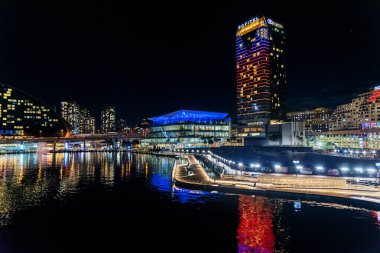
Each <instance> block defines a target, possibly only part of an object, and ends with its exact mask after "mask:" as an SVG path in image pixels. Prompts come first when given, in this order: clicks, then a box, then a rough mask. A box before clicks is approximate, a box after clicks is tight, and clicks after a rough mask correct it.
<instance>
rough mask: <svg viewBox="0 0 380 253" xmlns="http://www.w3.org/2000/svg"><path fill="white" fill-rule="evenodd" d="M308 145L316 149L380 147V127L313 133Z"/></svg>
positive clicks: (377, 148)
mask: <svg viewBox="0 0 380 253" xmlns="http://www.w3.org/2000/svg"><path fill="white" fill-rule="evenodd" d="M308 143H309V144H308V145H309V146H311V147H313V148H315V149H335V148H354V149H376V150H379V149H380V128H371V129H355V130H336V131H329V132H324V133H313V134H312V135H310V136H309V140H308Z"/></svg>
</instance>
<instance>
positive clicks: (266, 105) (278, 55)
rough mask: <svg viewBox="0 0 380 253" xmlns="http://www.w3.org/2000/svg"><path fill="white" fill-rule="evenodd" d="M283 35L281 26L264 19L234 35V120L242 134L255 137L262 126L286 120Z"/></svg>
mask: <svg viewBox="0 0 380 253" xmlns="http://www.w3.org/2000/svg"><path fill="white" fill-rule="evenodd" d="M284 50H285V33H284V27H283V25H282V24H279V23H277V22H274V21H273V20H271V19H269V18H266V17H264V16H260V17H254V18H251V19H250V20H248V21H247V22H245V23H243V24H241V25H239V26H238V30H237V32H236V84H237V110H238V113H237V116H238V123H239V125H241V126H247V127H248V128H246V129H245V132H247V131H248V132H250V133H255V134H252V135H249V134H248V135H247V136H257V135H258V133H260V132H263V131H264V125H265V124H268V123H270V122H271V121H273V120H274V121H276V120H277V121H278V120H282V119H284V118H285V115H284V100H285V99H284V88H285V85H286V72H285V61H284Z"/></svg>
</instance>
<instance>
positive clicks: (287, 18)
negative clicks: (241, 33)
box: [0, 0, 380, 124]
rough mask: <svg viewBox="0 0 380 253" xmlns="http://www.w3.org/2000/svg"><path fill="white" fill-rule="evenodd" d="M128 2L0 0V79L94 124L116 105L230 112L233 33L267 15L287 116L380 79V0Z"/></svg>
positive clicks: (147, 112) (127, 112)
mask: <svg viewBox="0 0 380 253" xmlns="http://www.w3.org/2000/svg"><path fill="white" fill-rule="evenodd" d="M79 2H80V3H79ZM123 2H124V3H123V4H121V3H118V2H114V1H110V0H108V1H96V0H93V1H72V2H71V1H32V0H27V1H5V0H0V81H1V82H3V83H6V84H10V85H13V86H15V87H17V88H20V89H22V90H25V91H27V92H28V93H30V94H32V95H34V96H35V97H37V98H39V99H40V100H42V101H44V102H46V103H47V104H49V105H51V106H58V105H59V102H60V101H62V100H75V101H77V102H78V103H79V104H81V105H82V106H85V107H87V108H89V109H90V110H91V111H92V114H93V115H94V116H96V117H97V118H99V114H100V110H101V108H102V107H103V106H107V105H115V106H116V110H117V116H118V117H123V118H126V119H127V122H129V123H130V124H134V123H136V122H138V121H139V120H140V119H142V118H143V117H147V116H155V115H159V114H162V113H167V112H171V111H174V110H177V109H180V108H184V109H199V110H210V111H222V112H229V113H231V114H232V115H233V116H234V115H235V114H236V112H235V111H236V106H235V102H236V93H235V72H234V71H235V65H234V64H235V63H234V61H235V58H234V54H235V45H234V42H235V31H236V27H237V25H239V24H240V23H242V22H244V21H246V20H247V19H249V18H250V17H253V16H255V15H256V14H264V15H266V16H267V17H270V18H272V19H274V20H276V21H278V22H280V23H283V24H284V26H285V29H286V30H285V31H286V36H287V48H286V49H287V51H286V53H287V71H288V87H287V108H288V110H301V109H308V108H313V107H316V106H335V105H337V104H339V103H345V102H348V101H349V100H350V98H351V97H352V96H353V95H355V94H356V93H359V92H362V91H366V90H367V89H368V87H370V86H373V85H375V84H377V83H380V1H378V0H373V1H356V4H350V3H349V2H348V1H327V2H323V1H322V2H321V1H305V3H304V5H303V6H302V5H297V4H290V3H289V1H279V2H275V1H265V2H264V1H247V2H243V1H241V2H239V1H233V3H232V1H231V3H223V2H222V1H218V2H214V4H211V3H210V2H209V3H207V4H205V2H206V1H203V2H204V3H197V2H196V1H177V3H178V5H177V6H176V5H172V4H165V3H162V2H161V1H157V2H160V3H156V4H149V3H147V2H145V1H139V3H134V4H133V5H128V4H127V3H125V2H126V1H123ZM332 2H334V3H332Z"/></svg>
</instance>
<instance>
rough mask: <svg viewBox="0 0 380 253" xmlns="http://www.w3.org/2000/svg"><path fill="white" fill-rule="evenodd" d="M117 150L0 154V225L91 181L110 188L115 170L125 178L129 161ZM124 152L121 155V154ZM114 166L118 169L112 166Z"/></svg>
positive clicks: (85, 185) (70, 192) (64, 195)
mask: <svg viewBox="0 0 380 253" xmlns="http://www.w3.org/2000/svg"><path fill="white" fill-rule="evenodd" d="M120 155H121V154H117V153H115V154H113V153H108V154H90V153H80V154H69V153H60V154H20V155H2V156H0V225H7V224H8V223H9V222H10V221H11V218H12V216H13V214H14V213H15V212H17V211H19V210H23V209H25V208H28V207H33V206H38V205H42V204H43V203H44V202H46V201H48V200H49V201H51V200H56V201H66V199H67V198H68V197H70V196H73V195H75V194H77V193H78V191H80V190H82V189H85V188H87V187H88V186H91V185H93V184H95V183H96V184H100V185H101V186H102V187H103V188H104V189H108V190H112V188H113V186H114V182H115V177H116V175H115V173H118V175H119V176H120V179H118V180H126V179H128V177H129V175H130V168H131V163H130V160H129V159H128V156H127V155H125V157H124V158H125V159H123V158H121V157H120ZM122 156H124V155H122ZM116 167H117V168H118V169H116Z"/></svg>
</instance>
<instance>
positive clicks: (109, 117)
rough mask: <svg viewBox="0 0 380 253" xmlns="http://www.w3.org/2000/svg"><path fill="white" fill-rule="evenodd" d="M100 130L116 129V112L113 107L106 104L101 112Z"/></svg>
mask: <svg viewBox="0 0 380 253" xmlns="http://www.w3.org/2000/svg"><path fill="white" fill-rule="evenodd" d="M101 120H102V121H101V123H102V132H103V133H109V132H115V131H116V114H115V107H114V106H108V107H106V108H104V109H103V110H102V112H101Z"/></svg>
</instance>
